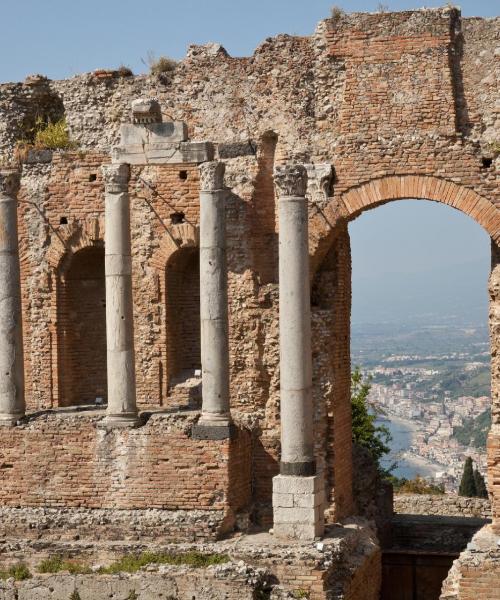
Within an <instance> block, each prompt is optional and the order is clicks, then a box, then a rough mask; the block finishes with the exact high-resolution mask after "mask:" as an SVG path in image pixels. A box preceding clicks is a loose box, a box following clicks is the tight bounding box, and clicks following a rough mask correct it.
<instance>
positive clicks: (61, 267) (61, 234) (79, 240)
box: [47, 215, 104, 277]
mask: <svg viewBox="0 0 500 600" xmlns="http://www.w3.org/2000/svg"><path fill="white" fill-rule="evenodd" d="M56 231H57V232H56V233H55V234H54V235H53V236H52V239H51V243H50V247H49V250H48V252H47V260H48V263H49V266H50V267H51V268H52V269H54V270H55V271H57V273H58V275H59V276H60V277H64V274H65V272H66V271H67V269H68V267H69V265H70V263H71V259H72V257H73V255H74V254H75V253H76V252H78V251H79V250H83V249H84V248H92V247H95V246H101V247H103V246H104V216H103V215H98V216H93V217H88V218H87V219H85V220H83V221H73V222H72V223H71V224H69V225H63V226H61V227H59V228H58V229H57V230H56Z"/></svg>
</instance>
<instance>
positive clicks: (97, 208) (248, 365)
mask: <svg viewBox="0 0 500 600" xmlns="http://www.w3.org/2000/svg"><path fill="white" fill-rule="evenodd" d="M498 32H499V21H498V19H463V18H461V16H460V14H459V11H458V10H456V9H453V8H446V9H437V10H420V11H410V12H401V13H376V14H338V15H335V16H334V17H332V18H329V19H326V20H324V21H321V22H320V23H319V24H318V27H317V29H316V31H315V32H314V33H313V34H312V35H311V36H309V37H297V36H289V35H280V36H277V37H275V38H273V39H268V40H266V41H265V42H263V43H262V44H261V45H260V46H259V47H258V48H257V49H256V51H255V53H254V55H253V56H251V57H246V58H232V57H230V56H228V54H227V53H226V52H225V50H224V49H223V48H221V47H220V46H218V45H216V44H209V45H207V46H191V47H190V48H189V50H188V53H187V56H186V57H185V59H184V60H182V61H181V62H180V63H179V64H178V66H177V68H176V69H175V71H173V72H171V73H169V74H168V75H163V76H161V77H156V76H148V77H146V76H138V77H121V76H118V75H117V74H113V73H111V72H109V73H105V72H104V73H103V72H99V73H94V74H92V73H91V74H85V75H81V76H78V77H73V78H71V79H69V80H65V81H48V80H46V79H45V78H43V77H30V78H28V79H27V80H26V81H25V82H23V83H15V84H3V85H1V86H0V122H1V127H0V157H1V158H2V160H3V161H6V162H12V161H13V159H14V156H15V153H16V142H17V141H18V140H20V139H23V138H24V137H25V135H24V134H25V132H26V131H27V130H29V127H31V126H32V123H33V122H34V119H35V118H36V115H37V114H39V113H43V114H44V116H46V117H47V118H51V119H52V120H54V119H56V118H60V117H61V116H64V117H65V118H66V120H67V123H68V126H69V133H70V136H71V139H72V140H73V141H74V142H75V144H76V145H77V148H75V149H73V150H71V151H54V152H52V151H48V150H44V151H38V150H30V151H29V152H27V154H26V155H25V156H24V162H23V174H22V188H21V193H20V203H19V214H18V217H19V232H20V258H21V270H22V298H23V323H24V347H25V374H26V390H27V403H28V408H29V410H30V411H41V410H46V409H51V408H57V407H60V406H64V405H69V404H80V403H81V402H84V401H92V400H93V399H94V398H95V397H96V396H104V397H105V396H106V391H105V386H104V383H105V382H104V370H103V369H102V366H103V360H102V359H99V357H103V346H102V300H101V304H100V298H101V296H102V294H101V292H100V290H101V288H100V287H99V286H100V285H101V284H99V283H98V281H99V277H97V273H98V271H99V270H100V269H102V264H101V266H99V261H100V258H99V257H100V256H101V254H102V248H103V244H104V220H103V211H104V187H103V181H102V177H101V173H100V170H99V167H100V166H101V165H103V164H106V163H108V162H110V160H111V155H112V148H113V147H114V146H116V145H117V144H118V143H119V142H120V126H121V125H122V124H123V123H128V122H130V112H129V106H130V102H131V100H133V99H135V98H138V97H140V96H146V97H155V98H156V99H157V100H158V101H159V104H160V106H161V111H162V115H163V120H164V121H170V120H175V121H183V122H185V123H186V125H187V132H188V135H189V140H190V141H194V142H202V141H203V142H206V141H209V142H211V143H212V144H213V148H214V152H215V156H216V157H217V158H219V159H220V160H223V161H224V162H225V164H226V177H225V184H226V186H227V187H228V188H229V189H230V193H229V195H228V200H227V209H226V213H227V214H226V217H227V246H228V248H227V260H228V269H229V274H228V297H229V329H230V331H229V348H230V379H231V410H232V414H233V418H234V419H235V421H236V422H237V423H238V424H239V426H240V428H241V427H243V426H244V427H247V428H248V429H250V430H251V435H250V434H248V435H247V434H246V433H245V434H243V433H240V437H238V440H239V441H238V443H240V444H242V445H243V446H245V444H246V446H245V447H244V448H240V450H239V452H240V454H241V455H243V454H244V455H245V456H246V458H245V460H248V466H247V467H245V468H244V469H239V468H236V467H235V468H234V469H232V470H231V469H229V466H230V465H231V464H233V463H231V460H229V459H228V457H227V452H229V450H228V448H227V447H226V449H225V451H224V452H218V451H217V452H216V451H215V450H214V448H213V447H212V446H211V444H213V442H202V441H196V442H195V441H194V440H192V439H191V438H190V437H189V435H187V434H185V433H182V434H180V433H179V431H178V429H177V427H176V426H170V425H169V426H167V425H165V423H167V422H168V420H167V421H165V422H162V421H161V420H159V421H155V420H150V422H148V424H147V425H145V426H144V427H142V428H139V430H137V432H135V431H133V432H129V433H123V434H121V433H120V434H111V437H113V436H116V435H117V436H118V437H119V436H125V437H127V436H129V437H127V439H128V440H133V444H132V446H131V445H129V444H128V442H127V443H125V442H124V446H123V448H122V450H123V453H118V454H116V453H113V452H111V454H110V456H109V457H108V458H106V460H105V461H104V463H103V462H101V459H102V454H99V452H98V448H99V443H98V440H99V436H104V434H103V433H99V431H98V430H97V429H96V428H95V422H94V421H92V419H90V418H79V419H78V425H76V424H75V422H74V421H72V420H71V419H72V418H73V417H71V419H69V420H68V422H65V419H67V418H68V417H67V416H66V415H64V414H60V415H59V416H57V418H53V417H50V418H45V417H44V416H40V417H37V419H40V420H39V421H37V419H34V420H31V421H30V422H29V423H28V424H27V425H23V426H22V427H20V428H18V429H16V430H14V431H5V432H0V433H1V438H2V439H1V440H0V463H2V464H7V465H18V464H19V463H20V462H22V464H23V465H25V467H23V468H26V470H27V471H26V472H27V475H26V478H19V477H18V476H17V475H16V476H15V475H14V474H13V471H12V469H10V468H7V467H6V468H3V469H1V470H0V477H1V478H2V481H3V483H4V485H2V487H1V489H0V501H1V502H2V503H3V504H8V505H13V504H15V503H16V502H17V503H23V502H24V503H26V504H28V505H40V506H41V505H43V504H44V503H45V504H50V503H54V505H57V506H60V505H63V504H65V503H67V504H68V505H72V504H73V505H77V504H79V503H81V504H80V505H82V506H98V505H99V506H103V502H106V498H108V500H109V502H110V503H111V504H115V503H118V504H120V503H122V504H123V506H127V507H132V506H133V507H136V508H139V507H140V506H144V505H151V504H153V505H154V503H155V502H157V503H158V505H161V506H163V507H171V505H170V504H169V503H170V502H171V501H172V502H173V500H171V498H172V495H173V494H174V491H175V495H176V497H177V496H178V497H179V498H185V502H184V501H183V502H184V505H185V508H186V507H188V506H189V507H193V508H195V507H198V508H200V507H201V506H203V507H206V506H207V504H206V503H207V502H208V503H210V502H209V500H208V499H209V498H211V499H212V500H213V505H210V506H211V507H212V508H218V509H221V510H226V509H227V510H229V509H231V510H233V512H234V510H235V507H236V508H238V509H239V508H240V507H242V503H243V499H245V501H246V503H247V505H248V506H247V508H249V509H251V510H252V515H253V516H254V518H255V520H256V521H257V522H259V523H260V524H265V525H270V524H271V523H270V502H271V478H272V476H274V475H275V474H276V473H277V472H278V461H279V456H280V443H279V439H280V421H279V409H280V406H279V340H278V285H277V284H278V281H277V277H278V268H277V267H278V263H277V256H278V225H279V224H278V218H277V214H278V211H277V202H278V200H277V195H276V194H275V192H274V183H273V177H272V173H273V169H274V168H275V167H276V166H277V165H283V164H285V163H289V162H293V161H296V162H300V163H304V164H306V165H309V166H311V165H313V166H316V167H317V166H320V165H327V166H329V167H330V170H333V177H331V178H322V177H321V176H320V175H317V176H314V175H312V176H311V177H310V179H309V187H308V192H307V195H308V198H309V252H310V272H311V299H312V326H313V365H314V375H313V397H314V417H315V431H316V436H315V452H316V458H317V463H318V468H319V472H320V473H322V475H323V476H324V481H325V486H326V491H327V498H328V502H329V507H328V508H329V511H328V514H329V515H330V517H331V519H333V520H335V519H337V518H341V517H344V516H347V515H349V514H352V512H353V510H354V504H353V498H352V485H351V482H352V477H353V473H352V459H351V434H350V398H349V376H350V373H349V372H350V359H349V313H350V295H351V290H350V250H349V239H348V233H347V223H348V222H349V221H350V220H352V219H354V218H356V217H357V216H358V215H359V214H361V213H362V212H363V211H364V210H368V209H371V208H374V207H376V206H378V205H380V204H383V203H385V202H389V201H393V200H399V199H402V198H417V199H422V200H433V201H437V202H442V203H445V204H447V205H449V206H451V207H454V208H456V209H458V210H461V211H462V212H464V213H465V214H467V215H469V216H470V217H471V218H473V219H474V220H475V221H476V222H477V223H479V224H480V225H481V226H483V228H484V229H485V230H486V231H487V233H488V234H489V235H490V236H491V238H492V247H493V256H494V262H493V266H494V270H493V272H492V278H491V282H490V296H491V310H490V324H491V342H492V411H493V427H492V430H491V433H490V436H489V441H488V456H489V459H488V460H489V466H488V469H489V477H488V485H489V490H490V495H491V499H492V513H493V520H494V526H497V527H498V520H499V518H500V503H499V497H500V487H499V477H498V470H499V468H500V466H499V465H500V458H499V445H500V430H499V427H500V404H499V398H498V394H499V389H500V386H499V377H500V370H499V368H498V367H499V364H498V348H499V346H500V341H499V340H498V322H497V321H498V312H499V308H498V303H499V297H500V296H499V293H498V289H497V288H498V281H497V279H498V273H497V270H498V267H497V266H496V265H497V262H498V261H497V259H496V258H495V257H496V256H497V255H498V246H497V245H498V243H499V241H500V213H499V211H498V208H497V204H498V203H499V201H500V195H499V189H498V177H499V176H498V166H499V160H500V159H499V155H498V143H499V136H500V125H499V122H498V113H497V112H496V108H495V103H496V102H497V101H498V96H499V89H498V87H499V83H498V82H499V80H500V77H499V68H500V67H499V63H498V60H497V57H498V47H499V45H498V44H499V42H498ZM197 148H198V146H197ZM179 152H180V150H179ZM193 152H194V150H193ZM181 154H182V153H180V154H179V156H180V155H181ZM194 154H195V153H194ZM194 154H193V156H194ZM182 156H184V155H182ZM185 156H191V155H189V154H186V155H185ZM179 161H180V162H177V163H172V162H169V161H168V160H165V162H164V164H143V165H138V164H135V165H133V166H132V167H131V178H130V182H129V186H128V187H129V195H130V201H131V237H132V274H133V275H132V276H133V299H134V328H135V354H136V377H137V395H138V405H139V409H140V410H163V409H168V410H175V409H176V408H178V407H179V406H180V405H182V406H185V405H186V403H187V404H189V403H190V402H191V403H192V402H193V398H194V400H196V401H197V399H199V388H198V389H197V391H196V390H193V389H191V388H190V387H189V385H190V384H183V383H182V380H183V379H184V378H185V377H186V375H189V374H190V373H189V372H190V371H194V368H196V367H197V366H198V362H197V360H198V348H199V339H198V337H197V333H196V332H197V323H198V319H199V315H198V312H197V307H198V302H199V300H198V298H197V295H196V292H195V288H196V282H197V278H196V276H197V274H196V269H197V268H198V267H197V263H196V258H194V257H195V255H196V253H197V249H198V246H199V242H198V227H199V173H198V164H197V162H196V160H194V159H193V157H192V156H191V158H190V160H187V159H186V160H181V159H179ZM85 252H92V253H93V254H92V257H93V258H92V261H90V260H89V261H87V269H88V272H87V273H86V274H85V273H84V271H83V270H82V269H81V268H80V267H79V261H80V258H81V257H84V253H85ZM88 256H89V257H90V254H88ZM82 260H83V258H82ZM91 262H92V263H93V264H94V267H93V268H92V272H90V266H91ZM186 269H187V271H186ZM92 290H93V291H92ZM75 298H79V299H81V300H82V301H81V302H78V303H75ZM90 314H93V318H92V323H91V319H90V316H89V315H90ZM86 321H88V324H87V325H86V324H85V322H86ZM87 338H88V339H87ZM99 367H101V369H100V368H99ZM191 374H192V373H191ZM195 384H196V381H195ZM193 385H194V384H193ZM156 428H157V433H158V440H159V439H161V440H162V442H161V444H163V445H164V448H162V449H161V452H162V453H163V454H162V456H163V457H164V459H165V463H164V462H163V460H158V461H157V462H155V461H154V460H153V459H152V458H151V457H149V458H148V457H147V452H146V450H144V448H146V447H147V444H146V442H145V441H144V440H145V439H151V436H152V437H155V436H156V433H155V431H156ZM146 431H149V432H150V433H149V434H148V435H149V437H148V436H147V435H146V434H145V433H144V432H146ZM160 431H161V435H160ZM61 432H63V433H61ZM58 436H62V437H58ZM106 439H107V438H106ZM110 439H111V438H110ZM113 439H114V438H113ZM124 439H125V438H124ZM54 440H56V441H57V442H58V443H54ZM139 440H141V441H140V443H139ZM177 442H178V445H177ZM143 443H144V444H146V446H144V445H142V446H141V444H143ZM148 443H149V442H148ZM233 443H236V442H233ZM136 444H139V446H140V447H141V448H143V450H144V451H142V450H141V454H140V456H141V457H142V458H141V460H144V461H146V462H145V463H139V462H136V463H134V461H138V460H139V459H138V458H137V455H136V450H137V447H136ZM158 444H160V442H159V441H158ZM82 446H83V449H82ZM70 449H73V451H74V454H73V451H72V450H70ZM170 451H172V452H176V453H179V460H181V462H182V461H183V460H185V461H187V462H188V463H189V462H190V460H189V459H188V456H189V452H191V451H195V455H196V457H197V458H196V459H195V465H196V467H193V466H188V471H189V469H191V468H192V469H194V470H195V472H196V474H195V475H193V477H192V482H191V483H193V486H195V487H198V488H199V489H200V490H205V492H203V493H202V492H200V495H195V496H193V497H191V496H189V492H188V491H186V490H187V489H188V485H189V484H190V481H189V479H190V477H186V478H183V479H182V480H181V481H180V482H179V480H178V476H177V475H176V474H175V472H174V471H172V470H169V469H167V468H166V467H165V465H166V464H170V465H172V464H173V463H172V460H171V458H170ZM213 452H215V454H213ZM81 453H83V455H82V454H81ZM47 456H51V457H52V458H53V462H54V463H56V464H57V465H59V466H58V467H56V466H51V469H55V470H56V472H54V476H53V477H49V478H44V476H43V473H38V471H44V469H45V462H46V457H47ZM31 457H37V459H36V460H35V461H33V460H32V458H31ZM78 457H80V458H78ZM167 458H168V460H167ZM103 460H104V459H103ZM120 461H121V462H120ZM151 461H152V462H151ZM127 462H130V463H131V464H136V465H137V470H135V471H134V477H133V482H132V481H129V482H128V483H127V490H128V491H127V493H126V494H125V495H122V494H121V492H120V494H118V495H116V496H114V495H113V494H114V492H113V489H114V490H115V491H116V490H117V489H118V488H117V487H115V488H113V486H111V491H110V490H109V489H108V487H109V483H110V481H112V482H115V483H113V485H118V484H117V483H116V482H117V481H119V480H120V475H119V473H120V468H121V467H120V468H119V465H120V464H124V463H127ZM146 464H147V469H145V466H146ZM235 464H237V463H235ZM245 464H247V463H246V462H245ZM97 465H99V467H97ZM208 465H211V466H208ZM212 467H213V470H212ZM163 468H165V469H166V470H165V471H162V469H163ZM58 469H59V470H58ZM75 469H76V472H78V470H79V469H83V471H82V476H81V477H80V476H78V477H77V476H72V475H71V473H72V472H73V471H74V470H75ZM107 469H108V471H107ZM35 471H36V472H35ZM17 472H18V473H19V472H21V471H20V470H19V469H17ZM84 472H85V473H86V474H85V475H84ZM150 472H151V473H156V474H157V473H159V472H161V473H162V476H161V477H159V479H158V482H160V481H161V483H160V484H159V485H160V490H159V491H160V494H159V495H158V493H157V492H158V490H157V489H156V487H155V486H156V482H155V486H151V481H150V479H149V473H150ZM37 473H38V474H37ZM89 473H92V476H90V475H89ZM106 473H108V475H109V477H111V479H110V480H108V479H107V477H108V475H106ZM112 473H114V474H115V475H113V476H111V474H112ZM189 473H190V476H191V474H192V473H191V471H189ZM215 473H217V474H219V475H220V477H221V479H220V480H219V479H217V477H218V475H217V476H216V475H214V474H215ZM115 476H116V477H115ZM155 476H156V475H155ZM233 477H236V479H237V481H238V482H240V483H234V482H233V481H232V478H233ZM245 478H246V479H245ZM28 481H31V484H30V486H28V484H27V482H28ZM210 482H212V483H210ZM217 482H218V483H217ZM35 484H36V485H35ZM218 485H220V486H222V489H224V490H226V491H225V495H224V498H223V499H221V498H216V497H215V496H214V494H215V492H214V489H215V488H216V487H217V486H218ZM250 485H251V492H252V493H251V495H250V493H249V490H250ZM99 486H102V487H101V488H99ZM206 486H209V487H210V486H212V487H210V490H211V491H210V492H207V491H206V489H207V488H206ZM240 486H241V490H244V491H241V492H234V494H235V495H234V498H235V500H234V503H235V504H234V506H233V505H231V507H229V504H230V503H232V502H233V500H231V498H232V496H231V494H230V493H229V491H228V490H235V489H239V488H240ZM133 488H135V489H133ZM120 489H121V488H120ZM97 490H101V496H100V497H99V498H98V499H97V496H96V494H97V493H99V492H98V491H97ZM106 494H108V495H106ZM162 494H163V495H162ZM183 494H184V496H183ZM204 494H205V495H204ZM172 508H173V505H172Z"/></svg>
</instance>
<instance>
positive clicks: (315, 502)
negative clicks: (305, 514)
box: [273, 490, 325, 508]
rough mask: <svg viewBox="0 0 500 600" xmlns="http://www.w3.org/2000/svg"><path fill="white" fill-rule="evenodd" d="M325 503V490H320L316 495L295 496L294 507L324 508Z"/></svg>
mask: <svg viewBox="0 0 500 600" xmlns="http://www.w3.org/2000/svg"><path fill="white" fill-rule="evenodd" d="M324 503H325V492H324V490H320V491H319V492H316V493H315V494H293V505H294V506H296V507H297V508H315V507H316V506H322V505H323V504H324ZM273 506H274V502H273Z"/></svg>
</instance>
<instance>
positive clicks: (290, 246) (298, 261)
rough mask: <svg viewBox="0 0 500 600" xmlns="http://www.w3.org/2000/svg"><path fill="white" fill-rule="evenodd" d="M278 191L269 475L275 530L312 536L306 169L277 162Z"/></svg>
mask: <svg viewBox="0 0 500 600" xmlns="http://www.w3.org/2000/svg"><path fill="white" fill-rule="evenodd" d="M274 182H275V185H276V188H277V192H278V197H279V294H280V302H279V311H280V312H279V324H280V326H279V331H280V406H281V408H280V410H281V412H280V416H281V463H280V475H278V476H277V477H275V478H274V479H273V512H274V531H275V534H276V535H278V536H279V537H291V538H297V539H314V538H315V537H317V536H320V535H322V533H323V504H324V490H323V486H322V483H321V479H320V477H318V476H317V475H316V465H315V460H314V437H313V403H312V356H311V309H310V283H309V246H308V244H309V239H308V238H309V235H308V210H307V198H306V188H307V171H306V169H305V167H304V166H303V165H286V166H283V167H277V168H276V170H275V172H274Z"/></svg>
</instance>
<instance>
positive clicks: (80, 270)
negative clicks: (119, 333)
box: [57, 246, 107, 406]
mask: <svg viewBox="0 0 500 600" xmlns="http://www.w3.org/2000/svg"><path fill="white" fill-rule="evenodd" d="M65 267H66V268H65V269H64V272H59V273H58V278H57V324H58V326H57V329H58V371H59V381H60V383H59V399H58V404H59V406H75V405H79V404H89V403H92V404H93V403H95V399H96V398H97V397H101V398H103V399H105V398H106V387H107V377H106V292H105V278H104V248H103V247H101V246H90V247H86V248H83V249H81V250H78V251H77V252H75V253H74V254H73V255H72V256H71V257H70V261H69V264H68V265H65Z"/></svg>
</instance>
